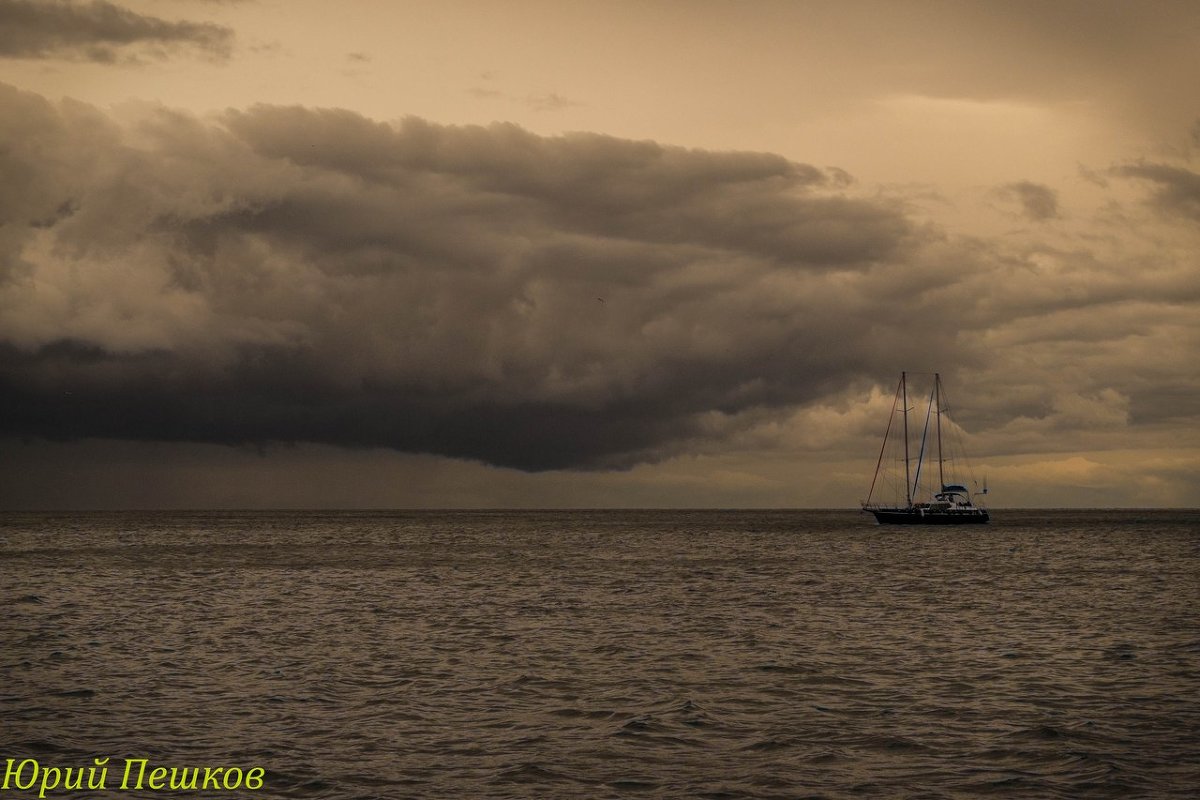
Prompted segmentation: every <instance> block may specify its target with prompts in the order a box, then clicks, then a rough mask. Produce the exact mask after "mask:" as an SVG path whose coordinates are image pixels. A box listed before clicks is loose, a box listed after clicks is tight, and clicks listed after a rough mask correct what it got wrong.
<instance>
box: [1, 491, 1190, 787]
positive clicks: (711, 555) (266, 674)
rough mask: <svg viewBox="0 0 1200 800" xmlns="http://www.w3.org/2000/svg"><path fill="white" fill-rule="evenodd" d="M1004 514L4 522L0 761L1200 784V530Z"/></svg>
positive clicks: (686, 778) (596, 780) (620, 780)
mask: <svg viewBox="0 0 1200 800" xmlns="http://www.w3.org/2000/svg"><path fill="white" fill-rule="evenodd" d="M995 518H996V519H995V522H994V523H993V524H992V525H990V526H984V527H982V528H981V529H975V528H972V529H962V530H950V529H930V530H906V529H892V528H881V527H878V526H876V525H875V524H874V523H873V521H872V520H870V519H869V518H868V517H865V516H862V515H859V514H856V513H854V512H842V511H836V512H814V511H778V512H710V511H705V512H676V511H655V512H620V511H596V512H536V513H513V512H463V513H434V512H421V513H246V514H220V513H197V514H181V513H146V514H73V515H52V514H7V515H4V516H0V578H2V583H0V602H3V605H4V616H3V619H2V622H0V644H2V645H3V651H2V653H0V661H2V662H3V663H2V665H0V719H2V725H0V763H2V759H4V758H18V759H20V758H25V757H33V758H36V759H37V760H38V761H39V763H40V764H42V765H47V766H49V765H55V766H61V767H65V766H83V765H91V764H92V759H93V758H96V757H103V756H110V757H111V758H112V763H114V764H116V763H117V762H119V761H120V760H121V759H123V758H125V757H144V758H147V759H149V760H150V761H151V763H152V765H153V764H164V765H174V766H185V765H239V766H242V767H243V768H246V767H250V766H262V767H264V768H265V770H266V786H265V788H263V789H261V790H259V791H257V792H253V795H255V796H259V797H296V798H351V797H379V798H409V797H411V798H426V797H429V798H441V797H446V798H450V797H454V798H610V797H611V798H618V797H619V798H623V797H679V798H686V797H698V798H704V797H711V798H784V797H787V798H795V797H824V798H842V797H885V798H902V797H921V798H939V797H945V798H968V797H1014V798H1017V797H1019V798H1039V797H1062V798H1086V797H1113V798H1118V797H1119V798H1126V797H1180V798H1183V797H1188V798H1191V797H1195V794H1194V792H1195V791H1196V787H1197V786H1200V744H1198V742H1200V703H1198V700H1200V615H1198V614H1197V599H1198V598H1200V516H1198V515H1197V513H1195V512H1162V511H1160V512H1133V511H1130V512H1111V511H1106V512H1083V513H1080V512H1028V511H1027V512H1004V511H1001V512H998V513H996V514H995ZM113 784H114V781H113V779H112V778H110V781H109V787H110V789H111V788H112V785H113ZM116 794H117V796H121V797H136V796H139V794H141V793H138V792H135V791H124V792H119V793H116ZM207 794H208V795H213V793H212V792H208V793H207ZM218 794H221V796H249V795H250V794H251V793H249V792H232V793H231V792H225V793H218ZM60 796H69V795H61V793H60ZM75 796H78V795H75ZM100 796H109V795H108V794H102V795H100ZM141 796H146V797H151V796H154V797H160V798H161V797H162V796H163V793H162V792H159V793H150V792H146V793H144V794H142V795H141Z"/></svg>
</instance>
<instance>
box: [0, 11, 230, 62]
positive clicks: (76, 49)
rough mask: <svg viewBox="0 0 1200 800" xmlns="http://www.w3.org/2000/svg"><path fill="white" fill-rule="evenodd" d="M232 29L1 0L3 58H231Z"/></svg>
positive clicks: (116, 12)
mask: <svg viewBox="0 0 1200 800" xmlns="http://www.w3.org/2000/svg"><path fill="white" fill-rule="evenodd" d="M233 36H234V35H233V31H232V30H231V29H229V28H226V27H224V26H220V25H214V24H212V23H204V22H188V21H180V22H170V21H167V20H163V19H158V18H157V17H151V16H145V15H142V14H138V13H135V12H133V11H130V10H129V9H126V8H122V7H121V6H117V5H113V4H112V3H108V2H105V0H91V2H67V0H0V57H7V58H61V59H69V60H78V61H98V62H102V63H109V62H114V61H139V60H142V59H145V58H152V59H161V58H165V57H166V56H167V55H168V54H170V53H171V52H173V51H175V50H177V49H179V48H189V49H191V50H194V51H197V52H200V53H202V54H204V55H206V56H208V57H211V58H217V59H224V58H228V57H229V54H230V50H231V48H232V44H233Z"/></svg>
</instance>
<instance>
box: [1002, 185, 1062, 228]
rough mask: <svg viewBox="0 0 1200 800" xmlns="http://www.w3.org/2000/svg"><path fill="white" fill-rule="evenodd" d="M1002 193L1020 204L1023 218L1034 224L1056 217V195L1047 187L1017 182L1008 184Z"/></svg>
mask: <svg viewBox="0 0 1200 800" xmlns="http://www.w3.org/2000/svg"><path fill="white" fill-rule="evenodd" d="M1003 191H1004V193H1005V194H1006V195H1008V196H1010V197H1012V198H1014V199H1015V200H1017V201H1018V202H1020V204H1021V208H1022V210H1023V212H1024V214H1025V216H1026V217H1028V218H1029V219H1031V220H1033V221H1034V222H1045V221H1046V220H1050V219H1055V218H1057V217H1058V193H1057V192H1055V191H1054V190H1053V189H1051V188H1050V187H1049V186H1044V185H1042V184H1040V183H1033V182H1031V181H1019V182H1017V183H1010V184H1008V185H1007V186H1005V187H1004V189H1003Z"/></svg>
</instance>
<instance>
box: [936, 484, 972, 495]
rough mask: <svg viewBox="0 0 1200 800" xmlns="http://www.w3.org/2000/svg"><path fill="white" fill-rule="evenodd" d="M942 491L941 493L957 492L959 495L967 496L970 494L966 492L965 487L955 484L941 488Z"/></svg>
mask: <svg viewBox="0 0 1200 800" xmlns="http://www.w3.org/2000/svg"><path fill="white" fill-rule="evenodd" d="M942 491H943V492H959V493H961V494H967V495H969V494H970V492H968V491H967V487H965V486H962V485H960V484H957V483H952V484H950V485H949V486H943V487H942Z"/></svg>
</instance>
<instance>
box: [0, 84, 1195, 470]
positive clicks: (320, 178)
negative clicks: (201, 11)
mask: <svg viewBox="0 0 1200 800" xmlns="http://www.w3.org/2000/svg"><path fill="white" fill-rule="evenodd" d="M0 109H2V112H3V113H2V115H0V170H2V171H3V174H4V175H5V176H6V179H5V181H4V183H3V186H2V188H0V220H3V226H2V227H0V269H2V274H0V304H2V305H0V310H2V313H0V319H2V320H3V321H2V322H0V390H2V391H0V397H2V400H0V435H7V436H14V435H16V436H33V437H46V438H52V439H63V438H66V439H70V438H83V437H107V438H116V439H135V440H165V441H194V442H215V443H227V444H245V443H269V442H288V441H307V442H323V443H332V444H338V445H346V446H383V447H391V448H395V449H398V450H403V451H409V452H423V453H435V454H441V455H447V456H453V457H461V458H470V459H478V460H482V461H485V462H488V463H492V464H497V465H502V466H511V467H517V468H520V469H525V470H543V469H553V468H597V467H619V466H628V465H630V464H632V463H636V462H638V461H641V460H647V459H654V458H661V457H663V456H664V455H667V454H669V453H671V452H673V451H674V450H675V449H677V448H679V447H681V446H684V445H685V444H686V443H687V442H689V441H694V439H695V438H696V437H700V436H704V435H706V432H709V433H711V432H712V431H713V430H714V425H716V426H718V427H719V426H720V425H721V424H723V422H722V421H726V422H727V421H729V420H736V419H738V418H739V415H743V414H750V415H752V414H753V413H757V412H761V411H762V410H764V409H765V410H768V411H769V410H771V409H786V408H790V407H795V406H796V405H800V404H804V403H807V402H810V401H813V400H815V399H817V398H820V397H822V396H823V395H825V394H826V393H828V392H831V391H836V390H839V389H844V388H846V387H848V386H851V385H856V382H863V385H865V382H867V381H871V382H873V381H876V380H887V381H890V380H892V376H893V374H894V372H896V371H897V370H898V369H899V368H900V366H901V365H905V364H907V365H913V364H920V365H931V366H939V365H940V366H942V367H943V368H948V367H958V366H964V365H967V364H970V363H971V362H972V360H974V359H979V358H981V357H982V356H981V350H982V345H981V344H980V343H979V342H978V341H976V340H975V338H973V337H972V335H971V332H972V331H983V330H986V329H987V327H988V326H989V325H992V324H994V323H995V322H996V321H997V320H1002V319H1006V318H1008V317H1010V316H1011V315H1012V313H1013V310H1012V308H1011V307H1006V305H1005V302H1004V299H1003V297H995V296H993V297H990V298H981V297H980V296H979V295H977V294H976V293H974V292H973V291H972V290H971V288H970V285H971V282H972V280H974V277H975V271H976V270H975V269H973V268H972V265H971V264H970V263H966V264H964V261H963V256H964V252H966V251H961V250H959V251H951V250H949V249H947V248H948V246H947V245H946V243H945V241H944V240H943V238H942V237H941V236H940V235H939V234H938V233H937V232H936V231H931V230H928V229H925V228H923V227H920V226H916V225H914V224H913V223H912V222H911V221H910V220H909V219H908V218H907V217H906V215H905V214H904V212H903V211H902V210H901V208H900V207H898V206H897V205H895V204H893V203H890V202H885V201H882V200H878V199H861V198H855V197H853V196H850V195H847V194H846V193H845V192H846V189H845V185H844V184H845V180H844V178H845V176H844V175H842V174H837V173H836V172H833V173H826V172H825V171H822V170H820V169H817V168H814V167H811V166H807V165H803V164H796V163H792V162H788V161H787V160H785V159H783V158H780V157H778V156H773V155H767V154H759V153H717V152H703V151H692V150H685V149H681V148H674V147H666V146H663V145H660V144H656V143H654V142H638V141H626V140H620V139H615V138H611V137H606V136H600V135H592V134H574V135H568V136H563V137H553V138H544V137H539V136H536V135H533V134H531V133H529V132H527V131H525V130H522V129H520V128H517V127H514V126H510V125H493V126H490V127H444V126H438V125H433V124H430V123H427V122H424V121H421V120H418V119H408V120H405V121H404V122H402V123H399V124H396V125H388V124H381V123H377V122H373V121H371V120H368V119H365V118H363V117H361V116H359V115H356V114H353V113H350V112H346V111H332V110H311V109H304V108H280V107H256V108H252V109H250V110H246V111H231V112H228V113H227V114H225V115H224V116H223V117H222V118H221V119H219V120H215V121H201V120H197V119H195V118H193V117H190V116H186V115H181V114H176V113H174V112H171V111H167V110H158V111H155V112H153V113H151V114H149V115H147V116H145V117H144V118H142V119H140V120H139V121H137V122H135V123H128V124H118V123H117V122H115V121H114V120H112V119H110V118H109V117H107V116H106V115H104V114H101V113H100V112H98V111H96V110H95V109H92V108H90V107H87V106H83V105H80V104H76V103H71V102H67V103H64V104H63V105H62V106H61V107H55V106H52V105H50V104H49V103H47V102H46V101H45V100H43V99H42V98H40V97H38V96H36V95H31V94H26V93H22V92H19V91H17V90H14V89H12V88H9V87H0ZM1146 177H1149V178H1151V179H1159V177H1160V176H1154V175H1147V176H1146ZM1026 199H1028V198H1026ZM1033 199H1034V201H1035V205H1036V204H1037V202H1036V201H1038V198H1037V197H1034V198H1033ZM968 255H969V253H968ZM971 257H972V258H975V259H976V265H978V264H980V263H984V261H985V260H986V259H984V257H983V256H979V255H978V254H976V255H974V256H971ZM1152 290H1153V289H1147V290H1145V291H1152ZM1086 291H1087V290H1083V289H1081V290H1080V291H1077V292H1076V293H1075V294H1074V295H1073V296H1072V298H1071V300H1070V302H1071V303H1073V304H1075V305H1076V306H1078V305H1079V304H1080V303H1081V302H1082V303H1086V302H1087V301H1086V298H1085V299H1083V300H1081V292H1082V293H1084V294H1086ZM1097 291H1110V292H1111V291H1112V287H1111V286H1108V287H1103V286H1102V287H1100V289H1098V290H1097ZM1158 291H1161V292H1167V293H1169V292H1170V291H1173V289H1172V288H1171V287H1159V289H1158ZM900 297H903V298H904V302H903V303H899V302H898V298H900ZM1046 302H1047V303H1051V302H1052V301H1050V300H1047V301H1046ZM1101 302H1105V301H1104V300H1101ZM913 320H917V321H916V322H914V321H913Z"/></svg>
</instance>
